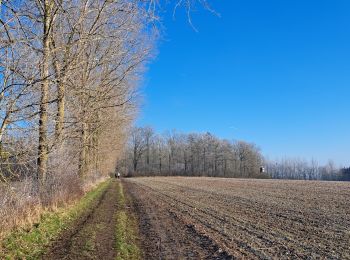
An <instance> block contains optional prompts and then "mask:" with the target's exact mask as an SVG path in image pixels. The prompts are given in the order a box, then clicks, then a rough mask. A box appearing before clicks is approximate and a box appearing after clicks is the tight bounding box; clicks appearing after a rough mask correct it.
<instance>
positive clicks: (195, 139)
mask: <svg viewBox="0 0 350 260" xmlns="http://www.w3.org/2000/svg"><path fill="white" fill-rule="evenodd" d="M117 171H120V172H121V173H123V174H124V175H126V176H154V175H161V176H174V175H180V176H211V177H234V178H272V179H294V180H328V181H350V168H343V169H339V168H338V167H336V166H335V164H334V163H333V162H332V161H329V162H328V163H327V164H326V165H319V163H318V162H317V161H315V160H311V161H307V160H303V159H291V158H288V159H287V158H286V159H283V160H279V161H270V160H267V159H265V158H264V156H263V155H262V153H261V151H260V149H259V148H258V147H257V146H256V145H255V144H252V143H247V142H244V141H229V140H225V139H220V138H218V137H215V136H214V135H212V134H210V133H202V134H198V133H191V134H183V133H178V132H176V131H172V132H168V133H165V134H163V135H159V134H157V133H155V131H154V130H153V129H152V128H151V127H134V128H132V130H131V131H130V133H129V141H128V144H127V147H126V150H125V152H124V157H123V159H122V160H120V161H119V162H118V164H117Z"/></svg>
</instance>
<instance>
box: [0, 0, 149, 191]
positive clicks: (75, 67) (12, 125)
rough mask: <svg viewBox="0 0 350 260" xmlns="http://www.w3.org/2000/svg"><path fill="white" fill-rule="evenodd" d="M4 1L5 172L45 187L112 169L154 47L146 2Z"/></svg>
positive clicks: (1, 132) (1, 125)
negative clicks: (64, 177) (50, 181)
mask: <svg viewBox="0 0 350 260" xmlns="http://www.w3.org/2000/svg"><path fill="white" fill-rule="evenodd" d="M0 3H1V26H0V37H1V41H0V83H1V85H0V160H1V161H0V163H1V164H0V165H1V168H0V177H1V178H2V180H3V181H4V180H5V179H7V180H8V179H13V180H16V179H22V178H23V177H25V176H31V177H35V179H36V180H37V183H38V187H39V188H40V187H42V186H44V185H45V183H46V182H47V180H48V179H49V177H50V176H55V177H53V178H56V177H57V176H61V175H64V174H68V173H71V174H78V176H79V178H80V179H81V180H82V181H83V180H85V179H88V178H90V177H93V176H96V175H97V176H103V175H106V174H108V173H109V172H111V171H113V170H114V167H115V162H116V159H117V158H118V156H119V154H120V151H121V150H122V149H123V145H124V143H125V141H126V134H125V132H126V129H127V128H128V126H129V125H130V123H131V121H132V120H133V115H134V111H135V103H134V101H135V99H134V96H135V93H136V87H137V82H138V79H139V75H140V73H141V72H142V66H143V64H144V62H145V60H147V59H148V58H149V56H150V52H151V49H152V41H153V35H152V32H151V31H150V30H149V28H148V27H149V20H148V19H149V18H148V17H149V16H148V14H147V12H148V11H147V8H148V4H147V5H146V4H144V5H143V4H142V3H141V2H140V1H128V0H121V1H107V0H102V1H101V0H92V1H84V0H79V1H66V0H60V1H52V0H40V1H37V0H25V1H10V0H3V1H1V2H0ZM44 190H45V188H44Z"/></svg>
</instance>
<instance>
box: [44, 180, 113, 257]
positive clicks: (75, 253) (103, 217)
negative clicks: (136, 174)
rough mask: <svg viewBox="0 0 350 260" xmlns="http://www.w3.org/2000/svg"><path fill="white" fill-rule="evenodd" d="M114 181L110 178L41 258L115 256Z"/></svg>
mask: <svg viewBox="0 0 350 260" xmlns="http://www.w3.org/2000/svg"><path fill="white" fill-rule="evenodd" d="M117 185H118V182H117V181H113V182H112V183H111V184H110V185H109V187H108V188H107V189H106V191H105V192H104V193H103V195H102V196H101V197H100V198H99V199H98V200H96V201H95V202H94V203H93V204H92V205H91V207H90V210H88V211H87V212H85V213H84V214H83V216H81V217H80V218H79V219H78V220H77V221H76V222H75V223H74V224H73V225H72V226H71V227H70V228H69V229H67V230H65V231H64V232H63V233H62V234H61V236H60V237H59V238H58V239H57V240H56V241H54V242H53V243H52V246H51V247H50V248H49V250H48V253H47V254H46V255H44V256H43V259H115V258H116V248H115V245H116V241H115V225H116V218H115V214H116V211H117V209H118V204H117V197H118V190H117Z"/></svg>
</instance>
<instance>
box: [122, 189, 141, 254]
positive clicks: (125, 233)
mask: <svg viewBox="0 0 350 260" xmlns="http://www.w3.org/2000/svg"><path fill="white" fill-rule="evenodd" d="M126 204H127V198H126V197H125V195H124V191H123V185H122V183H121V182H119V183H118V211H117V213H116V243H117V244H116V249H117V258H116V259H117V260H127V259H133V260H134V259H135V260H137V259H142V254H141V250H140V248H139V247H138V245H137V244H138V243H137V239H138V235H137V234H138V232H137V230H138V229H137V220H136V218H135V216H134V215H133V214H132V213H131V212H130V211H128V210H127V208H126Z"/></svg>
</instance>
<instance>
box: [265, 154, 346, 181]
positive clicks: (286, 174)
mask: <svg viewBox="0 0 350 260" xmlns="http://www.w3.org/2000/svg"><path fill="white" fill-rule="evenodd" d="M266 170H267V172H268V174H269V176H271V178H274V179H294V180H325V181H350V168H342V169H339V168H338V167H337V166H336V165H335V164H334V163H333V162H332V161H329V162H328V163H327V164H326V165H319V163H318V162H317V161H315V160H311V161H307V160H303V159H290V158H288V159H283V160H279V161H272V162H271V161H267V162H266Z"/></svg>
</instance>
